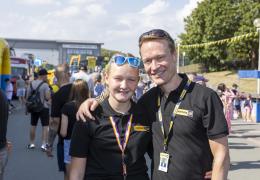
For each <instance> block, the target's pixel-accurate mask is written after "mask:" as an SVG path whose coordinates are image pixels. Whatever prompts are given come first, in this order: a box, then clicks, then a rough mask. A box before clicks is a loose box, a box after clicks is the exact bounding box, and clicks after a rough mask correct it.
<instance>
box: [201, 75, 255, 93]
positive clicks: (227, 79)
mask: <svg viewBox="0 0 260 180" xmlns="http://www.w3.org/2000/svg"><path fill="white" fill-rule="evenodd" d="M203 75H204V77H205V78H207V79H208V80H209V82H207V85H208V86H209V87H212V88H214V89H215V88H216V87H217V85H218V84H219V83H225V84H226V86H227V87H228V88H231V87H232V84H233V83H236V84H237V85H238V86H239V91H240V92H245V93H251V94H256V91H257V80H256V79H239V78H238V75H237V73H236V72H232V71H221V72H212V73H204V74H203Z"/></svg>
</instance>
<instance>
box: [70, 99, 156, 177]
mask: <svg viewBox="0 0 260 180" xmlns="http://www.w3.org/2000/svg"><path fill="white" fill-rule="evenodd" d="M130 113H132V114H133V119H132V126H131V131H130V137H129V140H128V144H127V146H126V150H125V162H126V165H127V174H128V176H127V180H132V179H133V180H147V179H149V178H148V176H147V166H146V161H145V158H144V154H145V153H146V152H147V151H148V149H149V146H150V147H151V131H150V126H149V125H150V123H149V122H148V121H147V119H146V118H145V117H144V115H143V114H142V113H141V111H140V110H138V109H137V106H136V105H135V104H134V103H132V107H131V109H130V111H129V113H128V114H125V115H123V114H120V113H117V112H115V111H114V110H113V109H112V108H111V106H110V105H109V102H108V99H105V100H104V101H103V102H102V103H101V105H100V106H99V107H98V108H97V109H96V110H95V112H94V113H93V115H94V116H95V118H96V120H95V121H93V120H88V121H87V122H81V121H78V122H76V123H75V125H74V129H73V133H72V138H71V147H70V155H71V156H74V157H80V158H84V157H86V158H87V165H86V171H85V178H86V179H88V180H92V179H93V180H94V179H95V180H98V179H100V180H101V179H102V180H103V179H113V180H117V179H118V180H119V179H120V180H121V179H122V158H121V150H120V149H119V147H118V144H117V141H116V137H115V135H114V132H113V127H112V125H111V122H110V120H109V117H110V116H112V117H113V118H114V120H115V121H116V124H117V127H118V129H119V132H120V135H121V140H123V138H124V133H125V131H126V124H127V122H128V120H129V117H130Z"/></svg>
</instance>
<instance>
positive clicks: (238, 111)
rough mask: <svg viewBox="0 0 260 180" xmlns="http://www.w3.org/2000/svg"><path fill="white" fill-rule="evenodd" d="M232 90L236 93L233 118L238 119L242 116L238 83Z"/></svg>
mask: <svg viewBox="0 0 260 180" xmlns="http://www.w3.org/2000/svg"><path fill="white" fill-rule="evenodd" d="M231 91H232V92H233V94H234V96H235V97H234V98H233V118H234V119H237V118H239V117H240V116H241V102H240V93H239V91H238V85H237V84H235V83H234V84H233V85H232V89H231Z"/></svg>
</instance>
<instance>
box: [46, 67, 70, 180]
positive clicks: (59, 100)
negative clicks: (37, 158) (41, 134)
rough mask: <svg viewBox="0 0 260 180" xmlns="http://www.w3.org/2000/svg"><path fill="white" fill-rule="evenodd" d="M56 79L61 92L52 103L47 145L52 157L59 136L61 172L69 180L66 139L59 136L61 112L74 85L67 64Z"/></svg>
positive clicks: (58, 92) (57, 68) (58, 158)
mask: <svg viewBox="0 0 260 180" xmlns="http://www.w3.org/2000/svg"><path fill="white" fill-rule="evenodd" d="M55 77H56V78H57V85H58V86H59V90H58V91H57V92H56V93H54V94H53V96H52V103H51V121H50V126H49V134H48V144H47V150H46V153H47V156H48V157H52V156H53V154H52V150H53V143H54V140H55V138H56V135H57V134H58V136H59V138H58V143H57V161H58V167H59V171H62V172H64V180H68V179H69V177H68V176H67V172H66V168H65V163H64V144H63V140H64V138H63V137H62V136H61V135H60V134H59V132H60V121H61V115H62V113H61V110H62V107H63V106H64V104H66V103H67V102H68V101H69V95H70V90H71V87H72V84H71V83H70V72H69V66H68V65H67V64H60V65H58V66H57V67H56V69H55Z"/></svg>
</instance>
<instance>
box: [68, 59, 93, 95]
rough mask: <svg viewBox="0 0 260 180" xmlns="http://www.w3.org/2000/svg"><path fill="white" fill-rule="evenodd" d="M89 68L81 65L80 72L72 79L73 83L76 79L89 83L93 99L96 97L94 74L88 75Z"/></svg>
mask: <svg viewBox="0 0 260 180" xmlns="http://www.w3.org/2000/svg"><path fill="white" fill-rule="evenodd" d="M87 72H88V68H87V66H86V65H83V64H80V67H79V72H77V73H74V74H73V75H72V77H71V81H72V82H73V81H75V80H76V79H83V80H84V81H85V82H87V83H88V87H89V92H90V95H91V97H93V96H94V81H93V77H92V74H88V73H87Z"/></svg>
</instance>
